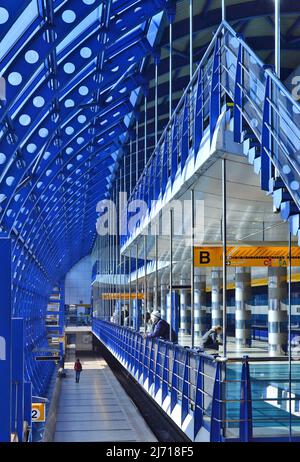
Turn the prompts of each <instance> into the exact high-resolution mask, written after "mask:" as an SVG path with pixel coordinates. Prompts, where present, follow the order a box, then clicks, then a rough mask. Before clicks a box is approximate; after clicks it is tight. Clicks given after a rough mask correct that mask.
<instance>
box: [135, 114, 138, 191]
mask: <svg viewBox="0 0 300 462" xmlns="http://www.w3.org/2000/svg"><path fill="white" fill-rule="evenodd" d="M135 141H136V143H135V184H137V182H138V178H139V123H138V121H136V123H135Z"/></svg>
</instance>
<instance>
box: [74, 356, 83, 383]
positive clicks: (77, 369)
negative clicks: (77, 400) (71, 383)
mask: <svg viewBox="0 0 300 462" xmlns="http://www.w3.org/2000/svg"><path fill="white" fill-rule="evenodd" d="M74 370H75V382H76V383H79V380H80V373H81V371H82V365H81V362H80V360H79V358H77V359H76V362H75V364H74Z"/></svg>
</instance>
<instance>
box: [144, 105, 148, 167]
mask: <svg viewBox="0 0 300 462" xmlns="http://www.w3.org/2000/svg"><path fill="white" fill-rule="evenodd" d="M146 164H147V96H145V127H144V167H146Z"/></svg>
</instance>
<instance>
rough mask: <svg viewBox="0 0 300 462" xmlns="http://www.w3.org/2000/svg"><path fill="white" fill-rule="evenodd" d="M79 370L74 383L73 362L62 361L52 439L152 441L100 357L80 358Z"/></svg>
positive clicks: (137, 414) (56, 440)
mask: <svg viewBox="0 0 300 462" xmlns="http://www.w3.org/2000/svg"><path fill="white" fill-rule="evenodd" d="M80 359H81V363H82V367H83V371H82V373H81V378H80V382H79V383H76V382H75V377H74V371H73V366H74V362H73V361H72V362H71V361H69V362H66V363H65V370H66V373H67V376H66V377H65V378H64V379H62V388H61V394H60V398H59V404H58V410H57V418H56V429H55V434H54V440H53V441H54V442H95V441H97V442H101V441H102V442H103V441H105V442H109V441H116V440H117V441H119V442H141V441H145V442H155V441H157V440H156V437H155V436H154V434H153V433H152V431H151V430H150V429H149V427H148V425H147V424H146V422H145V421H144V419H143V417H142V416H141V414H140V413H139V411H138V409H137V408H136V407H135V405H134V403H133V402H132V401H131V399H130V398H129V397H128V396H127V394H126V392H125V391H124V390H123V388H122V386H121V385H120V384H119V382H118V380H117V379H116V378H115V376H114V374H113V373H112V371H111V370H110V368H109V366H108V365H107V363H106V362H105V360H104V359H103V358H100V357H98V358H93V357H84V358H82V357H81V358H80Z"/></svg>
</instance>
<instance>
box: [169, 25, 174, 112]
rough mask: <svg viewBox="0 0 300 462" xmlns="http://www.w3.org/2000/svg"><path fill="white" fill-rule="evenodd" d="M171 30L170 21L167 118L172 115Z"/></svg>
mask: <svg viewBox="0 0 300 462" xmlns="http://www.w3.org/2000/svg"><path fill="white" fill-rule="evenodd" d="M172 32H173V26H172V22H171V23H170V25H169V47H170V56H169V120H171V117H172V91H173V87H172V65H173V63H172V40H173V39H172Z"/></svg>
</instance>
